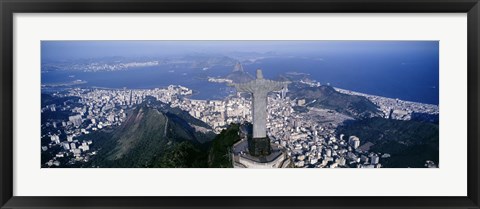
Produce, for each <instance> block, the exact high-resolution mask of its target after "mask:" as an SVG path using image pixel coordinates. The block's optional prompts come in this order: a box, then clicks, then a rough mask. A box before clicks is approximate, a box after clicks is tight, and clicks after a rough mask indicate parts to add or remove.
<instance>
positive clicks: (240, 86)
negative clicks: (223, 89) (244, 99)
mask: <svg viewBox="0 0 480 209" xmlns="http://www.w3.org/2000/svg"><path fill="white" fill-rule="evenodd" d="M227 85H228V86H233V87H235V89H237V91H240V92H250V93H252V92H253V91H252V88H251V85H250V84H249V83H229V84H227Z"/></svg>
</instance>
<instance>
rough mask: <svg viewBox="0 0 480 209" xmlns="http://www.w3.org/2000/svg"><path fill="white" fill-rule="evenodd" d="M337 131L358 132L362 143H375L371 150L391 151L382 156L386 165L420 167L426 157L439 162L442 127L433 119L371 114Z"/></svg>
mask: <svg viewBox="0 0 480 209" xmlns="http://www.w3.org/2000/svg"><path fill="white" fill-rule="evenodd" d="M337 133H342V134H345V135H346V137H348V136H351V135H355V136H358V137H359V138H360V141H361V144H364V143H366V142H372V143H374V144H375V145H374V146H372V147H371V149H370V151H373V152H378V153H389V154H391V157H390V158H383V159H382V165H383V166H384V167H392V168H406V167H412V168H419V167H424V164H425V161H427V160H432V161H434V162H435V163H437V164H438V159H439V154H438V153H439V142H438V139H439V129H438V125H436V124H433V123H427V122H418V121H403V120H391V119H384V118H368V119H363V120H357V121H352V122H350V123H348V124H346V125H345V126H342V127H339V128H338V129H337Z"/></svg>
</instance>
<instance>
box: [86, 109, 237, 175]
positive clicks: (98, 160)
mask: <svg viewBox="0 0 480 209" xmlns="http://www.w3.org/2000/svg"><path fill="white" fill-rule="evenodd" d="M192 124H194V125H197V126H207V125H206V124H204V123H203V122H202V121H199V120H197V119H195V118H192V117H191V116H190V115H188V113H184V112H182V111H180V110H178V109H165V108H163V109H162V108H159V107H151V106H150V107H148V106H145V105H143V106H139V107H137V108H136V109H134V110H132V111H130V112H128V117H127V119H126V120H125V122H124V123H123V124H122V125H121V126H119V127H115V128H112V129H106V130H102V131H98V132H95V133H93V134H92V135H90V136H88V137H89V138H93V139H94V143H93V146H94V148H95V149H97V150H98V154H97V155H96V156H93V157H92V160H91V161H90V162H88V163H86V164H85V165H83V166H85V167H114V168H143V167H153V168H205V167H215V168H218V167H232V163H231V161H230V158H229V149H230V148H231V146H232V145H233V143H235V142H236V141H238V140H239V136H238V130H239V125H231V127H229V128H228V129H226V130H224V131H222V133H221V134H219V135H216V136H215V134H213V132H208V133H202V132H198V131H196V130H195V128H193V127H192Z"/></svg>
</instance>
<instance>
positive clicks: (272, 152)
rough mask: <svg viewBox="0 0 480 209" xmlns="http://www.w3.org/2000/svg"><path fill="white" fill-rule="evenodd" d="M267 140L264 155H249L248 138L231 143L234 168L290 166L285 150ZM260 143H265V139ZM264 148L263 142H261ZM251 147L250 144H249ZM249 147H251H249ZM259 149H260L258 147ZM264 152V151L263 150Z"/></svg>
mask: <svg viewBox="0 0 480 209" xmlns="http://www.w3.org/2000/svg"><path fill="white" fill-rule="evenodd" d="M266 139H267V140H268V147H269V153H268V154H266V155H257V156H255V155H251V154H250V151H249V146H248V139H247V138H244V139H242V140H240V141H239V142H237V143H235V144H234V145H233V149H232V161H233V162H232V163H233V167H234V168H286V167H290V165H291V161H290V158H288V156H287V154H286V152H285V151H284V150H283V149H282V148H281V147H280V146H279V145H277V144H273V143H270V139H269V138H266ZM260 143H265V140H263V141H261V142H260ZM260 146H263V148H262V149H264V147H265V146H267V145H265V144H261V145H260ZM250 147H252V146H250ZM250 149H251V148H250ZM259 150H261V149H259ZM263 152H264V151H263Z"/></svg>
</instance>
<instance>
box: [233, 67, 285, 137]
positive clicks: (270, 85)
mask: <svg viewBox="0 0 480 209" xmlns="http://www.w3.org/2000/svg"><path fill="white" fill-rule="evenodd" d="M288 83H289V82H279V81H272V80H266V79H264V78H263V74H262V70H260V69H258V70H257V79H255V80H252V81H250V82H247V83H234V84H230V86H234V87H235V88H236V89H237V91H239V92H248V93H251V94H252V96H253V102H252V106H253V110H252V115H253V121H252V122H253V138H254V139H259V138H266V137H267V129H266V124H267V94H268V93H269V92H272V91H280V90H282V89H283V88H284V87H286V86H287V85H288Z"/></svg>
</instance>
